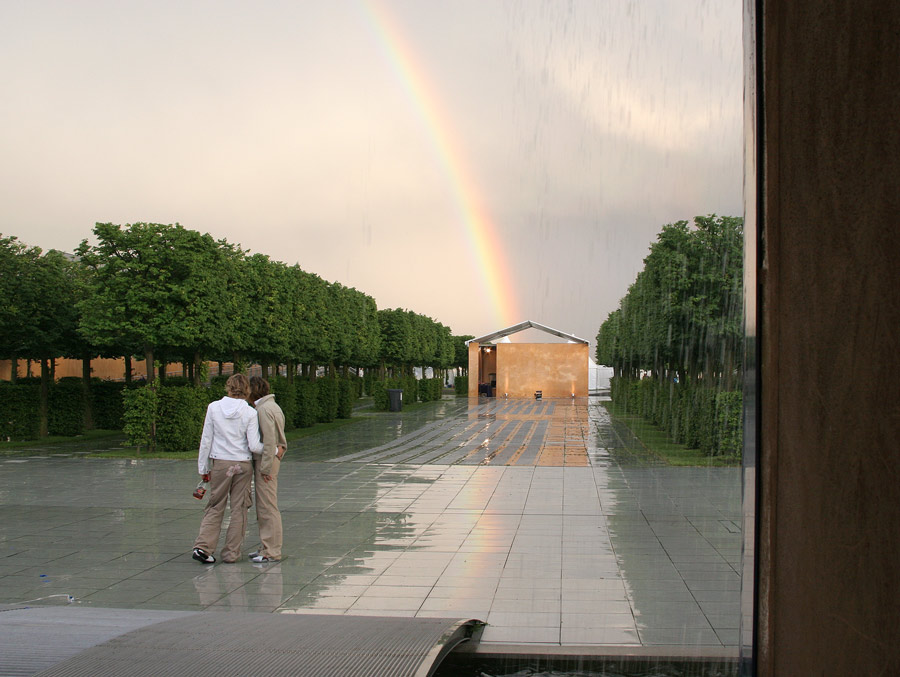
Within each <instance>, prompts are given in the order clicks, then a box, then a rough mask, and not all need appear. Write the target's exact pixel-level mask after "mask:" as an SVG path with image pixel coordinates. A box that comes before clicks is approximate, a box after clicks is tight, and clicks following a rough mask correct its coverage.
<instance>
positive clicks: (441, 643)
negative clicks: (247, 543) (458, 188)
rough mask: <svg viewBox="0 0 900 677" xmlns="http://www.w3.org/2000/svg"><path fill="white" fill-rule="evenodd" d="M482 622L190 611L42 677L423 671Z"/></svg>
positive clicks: (348, 676) (416, 674)
mask: <svg viewBox="0 0 900 677" xmlns="http://www.w3.org/2000/svg"><path fill="white" fill-rule="evenodd" d="M481 626H483V623H481V622H480V621H475V620H457V619H451V618H394V617H372V616H332V615H312V614H298V615H285V614H259V613H217V612H205V613H196V614H192V615H190V616H187V617H183V618H176V619H173V620H168V621H163V622H161V623H156V624H153V625H148V626H146V627H143V628H140V629H138V630H134V631H132V632H128V633H126V634H123V635H121V636H119V637H116V638H114V639H111V640H109V641H107V642H105V643H103V644H99V645H97V646H94V647H92V648H89V649H86V650H84V651H82V652H81V653H79V654H78V655H76V656H74V657H72V658H69V659H67V660H64V661H62V662H60V663H58V664H57V665H55V666H53V667H51V668H49V669H47V670H45V671H44V672H41V673H40V675H41V677H105V676H107V675H128V676H129V677H164V676H166V675H178V676H179V677H182V676H183V675H186V674H191V672H192V671H197V670H198V669H199V670H202V671H203V674H211V675H222V674H225V675H254V676H255V677H256V676H258V677H266V676H268V675H300V676H303V675H308V676H309V677H330V676H333V677H354V676H357V675H358V676H359V677H373V676H377V675H389V676H390V677H403V676H406V675H408V676H409V677H425V676H426V675H431V674H432V673H433V672H434V671H435V670H436V669H437V666H438V665H439V664H440V661H441V660H443V658H444V656H446V654H447V653H449V651H450V650H451V649H452V648H453V647H454V646H456V645H457V644H458V643H459V642H461V641H465V640H466V639H469V638H470V637H472V635H473V633H474V632H475V631H476V630H477V629H479V628H480V627H481Z"/></svg>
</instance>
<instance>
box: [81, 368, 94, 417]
mask: <svg viewBox="0 0 900 677" xmlns="http://www.w3.org/2000/svg"><path fill="white" fill-rule="evenodd" d="M81 391H82V394H83V397H84V429H85V430H93V429H94V403H93V398H92V397H91V356H90V355H88V354H85V355H84V356H83V357H82V358H81Z"/></svg>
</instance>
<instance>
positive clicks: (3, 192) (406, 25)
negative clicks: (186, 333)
mask: <svg viewBox="0 0 900 677" xmlns="http://www.w3.org/2000/svg"><path fill="white" fill-rule="evenodd" d="M0 64H2V66H0V91H2V95H0V158H2V161H0V210H2V221H0V232H2V233H3V234H11V235H17V236H18V237H19V238H20V239H21V240H22V241H24V242H25V243H27V244H30V245H38V246H41V247H43V248H51V247H52V248H56V249H63V250H72V249H73V248H74V247H75V246H76V245H77V244H78V243H79V242H80V241H81V240H82V239H83V238H90V236H91V229H92V227H93V225H94V223H95V222H98V221H100V222H113V223H121V224H125V223H132V222H137V221H148V222H158V223H175V222H178V223H181V224H182V225H183V226H185V227H188V228H192V229H195V230H199V231H202V232H209V233H211V234H212V235H213V236H215V237H216V238H225V239H227V240H229V241H231V242H236V243H240V244H241V245H243V246H244V247H245V248H248V249H250V250H252V251H253V252H261V253H263V254H267V255H269V256H270V257H271V258H273V259H276V260H280V261H284V262H286V263H289V264H293V263H299V264H300V266H301V267H302V268H303V269H305V270H308V271H311V272H314V273H317V274H319V275H321V276H322V277H324V278H325V279H328V280H332V281H339V282H341V283H342V284H345V285H349V286H353V287H356V288H357V289H360V290H362V291H364V292H366V293H368V294H370V295H372V296H373V297H374V298H375V299H376V301H377V303H378V306H379V307H380V308H388V307H404V308H408V309H410V310H414V311H416V312H418V313H423V314H425V315H429V316H431V317H433V318H434V319H436V320H438V321H440V322H443V323H444V324H446V325H448V326H450V327H451V329H452V330H453V332H454V333H455V334H474V335H482V334H487V333H489V332H492V331H494V330H496V329H500V328H502V327H504V326H507V325H508V324H514V323H517V322H520V321H523V320H526V319H529V320H534V321H537V322H540V323H542V324H545V325H549V326H551V327H554V328H557V329H560V330H563V331H567V332H570V333H574V334H576V335H578V336H581V337H583V338H586V339H590V340H591V341H593V339H594V337H595V335H596V332H597V329H598V328H599V325H600V323H601V322H602V321H603V320H604V319H605V318H606V315H607V314H608V313H609V312H610V311H612V310H614V309H615V308H616V306H617V305H618V301H619V299H620V298H621V297H622V296H623V295H624V294H625V292H626V290H627V288H628V285H629V284H630V283H631V282H632V281H633V280H634V276H635V275H636V274H637V273H638V271H639V270H640V269H641V267H642V259H643V257H644V256H645V255H646V254H647V248H648V246H649V245H650V243H651V242H652V241H653V240H654V238H655V236H656V234H657V233H658V231H659V230H660V228H661V227H662V226H663V225H664V224H666V223H670V222H673V221H677V220H680V219H690V218H692V217H693V216H695V215H697V214H708V213H717V214H724V215H740V214H741V211H742V202H741V173H742V139H741V133H742V125H741V111H742V108H741V83H742V75H741V3H740V2H739V1H738V0H728V1H725V0H705V1H703V0H670V1H657V2H654V1H651V0H641V1H640V2H637V1H635V2H625V1H624V0H623V1H617V0H605V1H594V0H590V1H588V0H573V1H571V2H563V1H562V0H548V1H546V2H541V1H538V0H509V1H506V2H504V1H501V0H496V1H493V0H447V1H443V2H438V1H437V0H383V1H382V2H374V1H373V2H361V1H355V0H354V1H351V0H329V1H328V2H323V1H322V0H306V1H303V0H291V1H288V0H285V1H283V2H274V1H272V2H266V1H264V0H263V1H262V2H258V3H246V2H232V1H229V0H224V1H223V0H216V1H215V2H212V1H210V2H198V1H194V0H184V1H180V2H168V1H165V0H163V1H160V0H153V1H148V2H143V1H141V2H139V1H128V0H109V1H97V0H79V1H78V2H72V1H71V0H62V1H58V2H50V1H45V0H27V1H25V0H23V1H18V0H0ZM475 215H477V216H478V218H475ZM488 269H490V270H488ZM492 273H493V275H492Z"/></svg>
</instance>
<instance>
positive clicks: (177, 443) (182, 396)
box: [156, 385, 209, 451]
mask: <svg viewBox="0 0 900 677" xmlns="http://www.w3.org/2000/svg"><path fill="white" fill-rule="evenodd" d="M208 405H209V391H208V390H207V389H206V388H194V387H185V386H183V385H177V386H167V385H163V386H161V387H160V388H159V399H158V404H157V418H156V448H157V449H158V450H159V451H188V450H190V449H198V448H199V447H200V436H201V435H202V434H203V421H204V419H205V418H206V407H207V406H208Z"/></svg>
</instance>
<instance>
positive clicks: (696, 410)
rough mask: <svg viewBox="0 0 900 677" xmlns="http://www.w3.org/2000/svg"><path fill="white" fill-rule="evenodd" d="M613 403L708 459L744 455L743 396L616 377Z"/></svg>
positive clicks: (696, 385)
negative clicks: (742, 447) (698, 451)
mask: <svg viewBox="0 0 900 677" xmlns="http://www.w3.org/2000/svg"><path fill="white" fill-rule="evenodd" d="M610 395H611V397H612V401H613V402H614V403H615V404H616V405H617V406H620V407H622V408H623V409H624V410H625V411H627V412H628V413H632V414H636V415H638V416H642V417H643V418H645V419H647V420H648V421H650V422H651V423H653V424H655V425H657V426H659V427H660V428H661V429H663V430H664V431H665V432H666V433H667V434H668V435H669V436H670V437H671V438H672V440H673V441H675V442H677V443H679V444H684V445H685V446H687V447H689V448H692V449H699V450H700V451H702V452H703V453H704V454H706V455H707V456H721V455H729V454H740V452H741V446H742V443H743V442H742V440H743V425H742V418H741V417H742V412H743V395H742V393H741V392H740V391H727V392H722V391H716V390H715V389H713V388H709V387H706V386H704V385H702V384H688V383H676V382H661V381H659V380H658V379H653V378H643V379H640V380H634V379H625V378H622V377H617V378H613V379H611V381H610Z"/></svg>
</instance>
